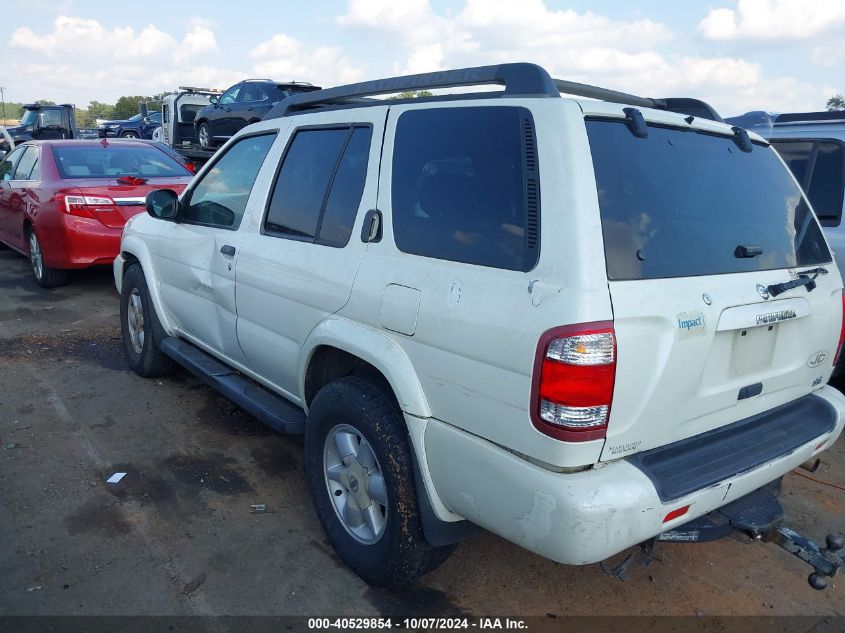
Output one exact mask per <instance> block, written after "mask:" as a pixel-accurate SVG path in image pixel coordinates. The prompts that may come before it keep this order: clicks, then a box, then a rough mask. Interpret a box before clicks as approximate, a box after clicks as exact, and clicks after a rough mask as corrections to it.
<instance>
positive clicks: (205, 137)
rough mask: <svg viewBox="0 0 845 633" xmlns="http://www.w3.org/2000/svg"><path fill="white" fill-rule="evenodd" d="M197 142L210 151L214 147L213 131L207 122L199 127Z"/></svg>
mask: <svg viewBox="0 0 845 633" xmlns="http://www.w3.org/2000/svg"><path fill="white" fill-rule="evenodd" d="M197 142H199V144H200V146H201V147H205V148H206V149H209V148H211V146H212V143H213V141H212V140H211V129H210V128H209V127H208V123H206V122H205V121H203V122H202V123H200V124H199V126H197Z"/></svg>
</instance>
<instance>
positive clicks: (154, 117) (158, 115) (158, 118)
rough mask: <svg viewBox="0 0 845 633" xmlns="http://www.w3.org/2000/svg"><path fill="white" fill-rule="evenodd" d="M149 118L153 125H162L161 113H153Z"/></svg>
mask: <svg viewBox="0 0 845 633" xmlns="http://www.w3.org/2000/svg"><path fill="white" fill-rule="evenodd" d="M149 118H150V122H151V123H161V112H153V113H152V114H151V115H150V117H149Z"/></svg>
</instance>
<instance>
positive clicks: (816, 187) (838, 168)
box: [807, 142, 845, 224]
mask: <svg viewBox="0 0 845 633" xmlns="http://www.w3.org/2000/svg"><path fill="white" fill-rule="evenodd" d="M843 187H845V150H843V145H842V144H840V143H829V142H828V143H826V142H820V143H818V144H817V149H816V157H815V161H814V162H813V173H812V174H811V175H810V186H809V187H808V188H807V197H808V198H809V199H810V204H812V205H813V210H814V211H815V212H816V215H818V216H819V219H820V220H822V222H825V223H826V222H827V221H833V222H834V223H835V224H838V223H839V219H840V216H841V215H842V196H843Z"/></svg>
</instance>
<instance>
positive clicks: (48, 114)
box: [0, 103, 81, 158]
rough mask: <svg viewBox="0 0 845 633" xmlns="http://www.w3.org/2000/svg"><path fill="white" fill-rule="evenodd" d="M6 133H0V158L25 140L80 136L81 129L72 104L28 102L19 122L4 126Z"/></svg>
mask: <svg viewBox="0 0 845 633" xmlns="http://www.w3.org/2000/svg"><path fill="white" fill-rule="evenodd" d="M6 133H7V134H0V158H2V157H3V156H5V155H6V154H7V153H8V152H10V151H12V150H13V149H14V148H15V146H16V145H20V144H21V143H24V142H26V141H33V140H46V139H63V138H80V133H81V131H80V130H79V128H78V127H77V126H76V108H75V107H74V106H73V105H72V104H70V103H63V104H61V105H42V104H40V103H28V104H26V105H25V106H24V115H23V117H22V118H21V122H20V123H19V124H18V125H16V126H12V127H6Z"/></svg>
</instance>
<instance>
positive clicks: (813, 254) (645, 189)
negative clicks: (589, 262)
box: [587, 120, 831, 280]
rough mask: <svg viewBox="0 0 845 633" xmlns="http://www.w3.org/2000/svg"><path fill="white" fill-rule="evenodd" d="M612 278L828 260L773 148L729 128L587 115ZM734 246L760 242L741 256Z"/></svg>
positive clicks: (811, 218)
mask: <svg viewBox="0 0 845 633" xmlns="http://www.w3.org/2000/svg"><path fill="white" fill-rule="evenodd" d="M587 134H588V136H589V139H590V149H591V151H592V155H593V167H594V169H595V175H596V186H597V190H598V198H599V206H600V209H601V220H602V232H603V235H604V248H605V256H606V260H607V274H608V278H609V279H613V280H623V279H655V278H661V277H692V276H697V275H715V274H722V273H738V272H750V271H758V270H773V269H781V268H794V267H799V266H811V265H816V264H822V263H827V262H830V261H831V256H830V251H829V250H828V248H827V245H826V244H825V241H824V238H823V237H822V232H821V228H820V227H819V225H818V222H817V221H816V219H815V217H814V216H813V214H812V212H811V211H810V207H809V205H808V204H807V201H806V199H805V198H804V196H803V195H802V193H801V190H800V188H799V187H798V186H797V185H796V184H795V182H794V181H793V179H792V178H791V177H790V174H789V172H788V171H787V169H786V168H785V167H784V166H783V164H782V163H781V161H780V160H779V159H778V157H777V155H776V154H775V152H774V150H772V149H771V148H769V147H766V146H764V145H758V144H754V145H753V151H751V152H750V153H749V152H743V151H742V150H741V149H739V147H738V146H737V144H736V143H735V142H734V140H733V138H731V137H726V136H717V135H713V134H703V133H697V132H694V131H687V130H680V129H674V128H665V127H656V126H649V127H648V137H646V138H638V137H636V136H634V134H633V133H632V132H631V131H630V130H629V129H628V127H627V125H626V124H625V122H624V121H620V122H617V121H593V120H588V121H587ZM738 247H755V248H754V249H753V250H752V252H755V253H756V252H757V249H760V250H761V251H762V252H760V253H759V254H757V255H756V256H752V257H741V256H738V254H739V253H741V252H742V249H741V248H738Z"/></svg>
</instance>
